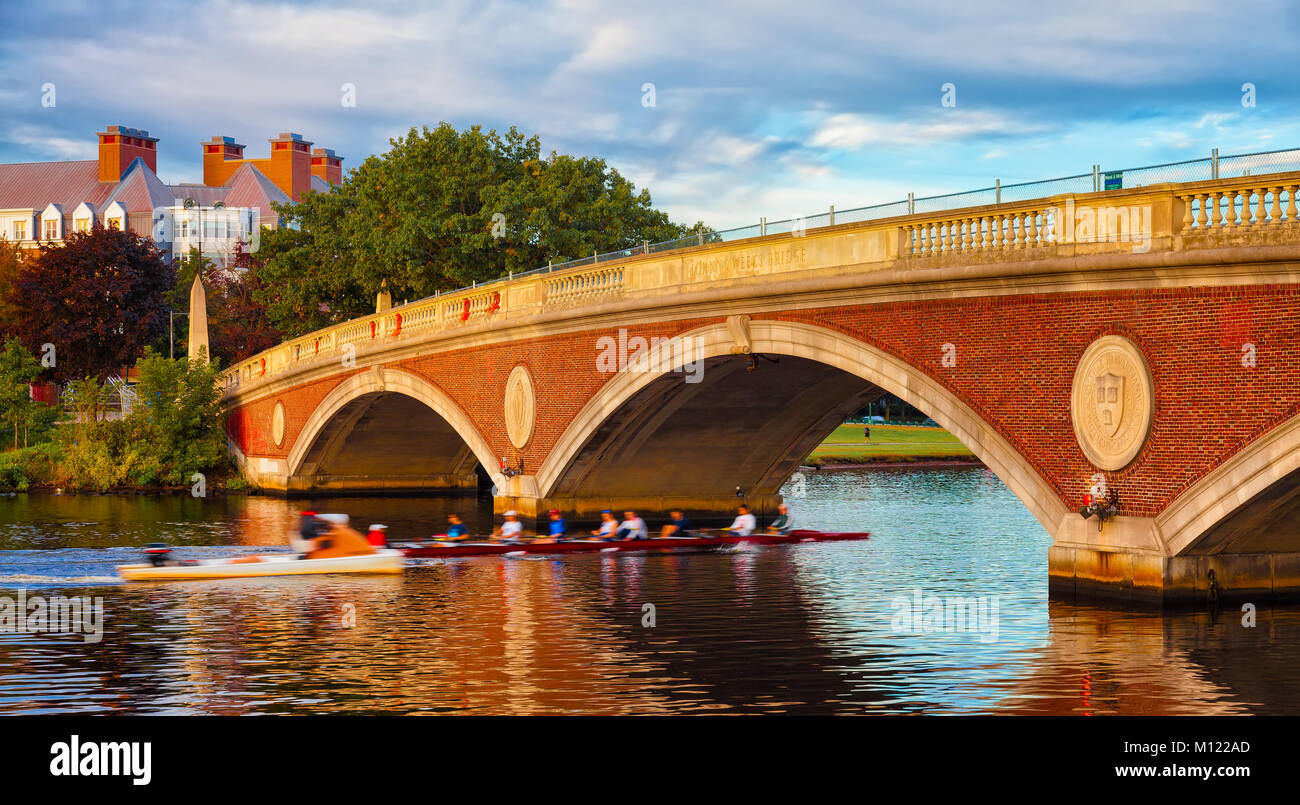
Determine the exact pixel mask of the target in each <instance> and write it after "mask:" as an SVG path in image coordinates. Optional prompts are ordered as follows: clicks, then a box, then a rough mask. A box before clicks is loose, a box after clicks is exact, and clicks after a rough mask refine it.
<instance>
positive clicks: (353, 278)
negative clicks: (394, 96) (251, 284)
mask: <svg viewBox="0 0 1300 805" xmlns="http://www.w3.org/2000/svg"><path fill="white" fill-rule="evenodd" d="M391 146H392V147H391V148H390V150H389V151H388V152H386V153H384V154H382V155H380V156H372V157H370V158H368V159H366V160H365V161H364V162H363V163H362V164H361V165H360V166H358V167H357V168H356V169H355V170H353V171H351V172H349V174H348V176H347V178H346V179H345V180H344V181H343V183H342V184H340V185H337V186H336V187H335V188H334V191H333V192H332V193H328V194H311V195H309V196H307V197H306V198H305V199H304V200H303V201H302V202H301V203H299V204H296V205H292V206H285V207H283V208H279V212H280V214H281V216H282V224H283V225H282V226H281V228H279V229H277V230H273V231H267V232H266V233H264V234H263V237H262V243H261V247H260V249H259V251H258V254H257V257H258V258H259V259H261V260H262V261H263V265H262V266H261V267H260V268H258V269H255V271H256V273H257V275H258V278H259V280H260V282H259V285H260V288H259V290H257V291H255V294H256V297H257V298H258V299H259V301H261V302H262V303H263V304H264V305H265V306H266V309H267V315H268V317H269V319H270V321H271V323H272V324H273V325H274V326H276V327H278V328H279V329H281V330H282V331H283V332H284V333H285V334H286V335H296V334H300V333H303V332H307V331H310V330H312V329H315V328H317V327H321V326H324V325H326V324H328V323H330V322H332V321H338V320H342V319H346V318H352V317H355V316H358V315H362V314H365V313H369V312H372V311H373V304H374V298H375V294H376V293H377V292H378V290H379V286H380V283H381V282H383V281H385V280H386V281H387V283H388V287H389V289H390V290H391V292H392V294H393V297H394V299H395V300H401V299H418V298H422V297H425V296H429V295H432V294H433V293H435V292H437V291H446V290H453V289H456V288H460V287H464V286H466V285H469V284H470V283H471V282H475V281H478V282H482V281H484V280H489V279H495V278H497V277H501V276H504V275H505V274H507V273H508V272H519V271H527V270H529V269H533V268H537V267H539V266H543V265H546V264H547V262H548V261H552V260H553V261H555V262H562V261H565V260H570V259H574V258H578V257H586V256H588V255H590V254H592V253H593V252H599V253H604V252H611V251H617V250H620V249H627V248H632V247H635V246H638V245H640V244H641V243H642V242H643V241H650V242H652V243H653V242H657V241H663V240H670V239H672V238H676V237H681V236H683V235H685V234H686V233H687V232H690V231H695V230H696V229H698V228H700V226H701V225H699V224H697V225H696V226H695V227H686V226H683V225H679V224H674V223H673V222H672V221H670V220H669V218H668V216H667V215H666V214H665V213H663V212H662V211H660V210H657V209H655V208H654V207H653V206H652V204H651V199H650V194H649V192H647V191H645V190H637V189H636V188H635V187H634V186H633V185H632V183H631V182H629V181H628V180H627V179H625V178H624V177H623V176H621V175H620V174H619V173H618V171H616V170H614V169H613V168H611V167H609V166H608V165H607V164H606V163H605V161H604V160H603V159H596V158H588V157H573V156H568V155H565V154H556V153H554V152H552V153H551V154H550V155H549V156H543V155H542V153H541V144H540V141H539V140H538V138H537V137H535V136H533V137H525V136H524V135H523V134H521V133H519V132H518V131H517V130H516V129H514V128H511V129H510V131H508V132H506V133H505V134H500V133H498V132H496V131H487V132H485V131H483V129H482V128H481V127H479V126H474V127H471V128H469V129H466V130H465V131H457V130H456V129H455V128H453V127H452V126H450V125H448V124H446V123H443V124H441V125H439V126H438V127H437V128H434V129H429V128H422V129H419V130H417V129H411V131H410V132H409V133H408V134H407V135H406V136H405V137H398V138H396V139H393V140H392V141H391Z"/></svg>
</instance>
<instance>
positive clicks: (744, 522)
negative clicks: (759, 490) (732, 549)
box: [723, 504, 758, 537]
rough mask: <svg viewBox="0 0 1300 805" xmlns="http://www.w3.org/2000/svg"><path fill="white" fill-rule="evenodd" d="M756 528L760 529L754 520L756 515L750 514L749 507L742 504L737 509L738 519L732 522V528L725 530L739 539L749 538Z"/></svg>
mask: <svg viewBox="0 0 1300 805" xmlns="http://www.w3.org/2000/svg"><path fill="white" fill-rule="evenodd" d="M756 528H758V521H757V520H755V519H754V515H752V514H750V513H749V507H748V506H746V505H744V504H741V506H740V507H739V508H737V509H736V519H735V520H733V521H732V523H731V525H730V526H728V527H727V528H724V529H723V530H724V531H727V532H730V533H731V534H734V535H735V536H738V537H748V536H749V535H750V534H753V533H754V529H756Z"/></svg>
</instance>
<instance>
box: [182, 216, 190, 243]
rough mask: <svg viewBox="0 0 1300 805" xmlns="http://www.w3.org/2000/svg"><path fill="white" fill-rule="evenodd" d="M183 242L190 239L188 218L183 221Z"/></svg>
mask: <svg viewBox="0 0 1300 805" xmlns="http://www.w3.org/2000/svg"><path fill="white" fill-rule="evenodd" d="M180 236H181V240H189V239H190V219H189V218H188V217H186V218H182V219H181V231H180Z"/></svg>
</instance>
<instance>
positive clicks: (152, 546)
mask: <svg viewBox="0 0 1300 805" xmlns="http://www.w3.org/2000/svg"><path fill="white" fill-rule="evenodd" d="M144 555H145V558H146V559H148V560H149V564H151V565H153V566H154V567H163V566H164V565H166V564H168V563H169V562H170V561H171V557H172V549H171V548H169V547H167V546H166V545H165V544H164V543H161V542H151V543H149V544H148V545H146V546H144Z"/></svg>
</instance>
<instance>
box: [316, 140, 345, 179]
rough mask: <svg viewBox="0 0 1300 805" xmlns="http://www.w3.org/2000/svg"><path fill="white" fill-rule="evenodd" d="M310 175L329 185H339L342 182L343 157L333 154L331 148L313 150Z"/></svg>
mask: <svg viewBox="0 0 1300 805" xmlns="http://www.w3.org/2000/svg"><path fill="white" fill-rule="evenodd" d="M311 175H312V176H319V177H320V178H322V179H324V180H325V181H327V182H329V183H330V184H339V183H340V182H342V181H343V157H341V156H339V155H338V154H336V153H334V150H333V149H332V148H313V149H312V150H311Z"/></svg>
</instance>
